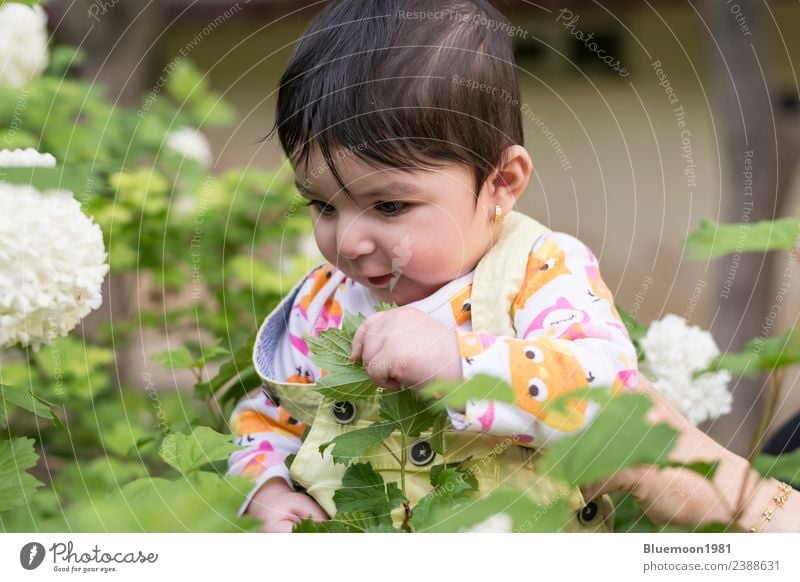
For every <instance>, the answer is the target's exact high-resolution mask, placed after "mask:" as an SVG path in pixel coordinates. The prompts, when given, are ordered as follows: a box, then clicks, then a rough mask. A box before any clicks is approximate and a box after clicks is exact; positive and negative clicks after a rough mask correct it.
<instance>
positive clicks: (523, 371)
mask: <svg viewBox="0 0 800 582" xmlns="http://www.w3.org/2000/svg"><path fill="white" fill-rule="evenodd" d="M503 341H504V342H505V343H506V344H508V348H509V366H510V370H511V386H512V387H513V389H514V392H515V394H516V397H517V400H516V402H517V405H518V406H519V407H520V408H522V409H523V410H525V411H527V412H529V413H531V414H533V415H534V416H536V417H537V418H539V419H540V420H541V421H542V422H543V423H544V424H546V425H547V426H550V427H552V428H554V429H556V430H559V431H561V432H572V431H575V430H577V429H579V428H580V427H581V426H583V422H584V412H585V411H586V403H585V402H579V401H577V400H576V401H571V402H568V403H567V404H566V406H565V407H564V408H563V409H562V410H559V411H556V410H544V405H545V404H546V403H549V402H552V401H553V400H554V399H556V398H558V397H559V396H563V395H565V394H568V393H569V392H571V391H573V390H575V389H578V388H582V387H585V386H587V385H588V382H589V381H590V380H589V378H587V374H586V372H585V371H584V369H583V366H581V364H580V362H579V361H578V360H577V358H575V356H574V355H573V354H572V351H571V350H570V348H569V347H568V346H565V345H563V343H561V342H556V341H553V340H551V339H549V338H546V337H541V338H537V339H536V340H534V341H524V340H515V339H510V338H507V339H504V340H503Z"/></svg>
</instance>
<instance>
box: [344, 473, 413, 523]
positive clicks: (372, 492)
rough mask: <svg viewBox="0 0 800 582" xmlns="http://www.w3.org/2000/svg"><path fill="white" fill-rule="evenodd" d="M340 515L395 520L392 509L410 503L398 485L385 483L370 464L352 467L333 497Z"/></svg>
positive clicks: (345, 474)
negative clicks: (347, 514) (354, 514)
mask: <svg viewBox="0 0 800 582" xmlns="http://www.w3.org/2000/svg"><path fill="white" fill-rule="evenodd" d="M333 501H334V503H335V504H336V515H339V513H340V512H342V513H349V512H365V513H370V514H372V515H374V516H376V517H378V518H386V517H390V516H391V512H392V509H394V508H395V507H398V506H400V505H402V504H403V503H405V502H407V501H408V500H407V499H406V498H405V496H404V495H403V493H402V492H401V491H400V488H399V487H398V486H397V483H395V482H390V483H385V482H384V480H383V477H382V476H381V475H379V474H378V473H376V472H375V470H374V469H373V468H372V465H371V464H370V463H356V464H355V465H350V466H349V467H348V468H347V470H346V471H345V473H344V477H342V487H341V488H340V489H339V490H337V491H336V493H334V495H333Z"/></svg>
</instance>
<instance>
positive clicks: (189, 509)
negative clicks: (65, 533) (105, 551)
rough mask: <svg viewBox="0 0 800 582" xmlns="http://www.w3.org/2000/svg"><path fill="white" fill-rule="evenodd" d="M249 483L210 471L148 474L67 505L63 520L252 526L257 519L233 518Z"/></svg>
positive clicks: (159, 528)
mask: <svg viewBox="0 0 800 582" xmlns="http://www.w3.org/2000/svg"><path fill="white" fill-rule="evenodd" d="M252 487H253V484H252V482H251V481H250V480H248V479H243V478H236V477H222V476H221V475H218V474H216V473H211V472H208V471H200V472H197V473H193V474H192V475H191V476H189V477H182V478H180V479H176V480H174V481H170V480H167V479H162V478H158V477H146V478H144V479H138V480H136V481H133V482H131V483H128V484H127V485H125V486H123V487H121V488H120V489H118V490H117V491H115V492H114V493H112V494H111V495H107V496H95V497H94V498H92V499H90V500H87V501H86V502H83V503H78V504H75V505H73V506H71V507H70V508H68V510H67V522H68V523H69V531H76V532H97V531H103V532H209V533H210V532H216V533H220V532H240V531H253V532H254V531H258V529H259V528H260V525H261V524H260V523H258V521H257V520H256V519H254V518H252V517H244V518H236V514H237V511H238V509H239V507H240V506H241V504H242V503H243V502H244V500H245V498H246V497H247V493H248V492H249V491H250V489H252Z"/></svg>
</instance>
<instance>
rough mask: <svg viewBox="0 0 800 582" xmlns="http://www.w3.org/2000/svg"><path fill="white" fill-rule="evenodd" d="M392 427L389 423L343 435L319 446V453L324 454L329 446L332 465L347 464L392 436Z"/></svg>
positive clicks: (374, 425) (377, 424) (376, 424)
mask: <svg viewBox="0 0 800 582" xmlns="http://www.w3.org/2000/svg"><path fill="white" fill-rule="evenodd" d="M393 430H394V427H393V426H392V425H391V424H389V423H378V422H376V423H375V424H372V425H370V426H368V427H366V428H360V429H357V430H353V431H349V432H346V433H343V434H341V435H339V436H337V437H336V438H334V439H333V440H332V441H330V442H327V443H324V444H322V445H320V447H319V452H320V453H324V452H325V449H327V448H328V447H329V446H330V445H333V452H332V453H331V456H332V457H333V462H334V463H343V464H345V465H346V464H348V463H349V462H350V461H352V460H353V459H357V458H359V457H363V456H364V454H365V453H366V452H367V449H370V448H372V447H374V446H376V445H379V444H380V443H382V442H383V440H384V439H385V438H386V437H388V436H389V435H390V434H392V431H393Z"/></svg>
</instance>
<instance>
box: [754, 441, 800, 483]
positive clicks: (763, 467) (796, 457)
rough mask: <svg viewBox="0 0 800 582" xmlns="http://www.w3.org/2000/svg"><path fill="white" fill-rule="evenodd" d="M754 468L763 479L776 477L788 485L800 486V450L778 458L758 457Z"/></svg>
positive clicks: (769, 456) (770, 456)
mask: <svg viewBox="0 0 800 582" xmlns="http://www.w3.org/2000/svg"><path fill="white" fill-rule="evenodd" d="M753 468H754V469H755V470H756V471H758V472H759V473H761V475H762V476H763V477H774V478H775V479H778V480H780V481H786V482H787V483H793V484H795V485H797V484H800V449H795V450H794V451H792V452H790V453H783V454H782V455H779V456H777V457H773V456H772V455H758V456H757V457H756V458H755V459H754V460H753Z"/></svg>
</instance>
